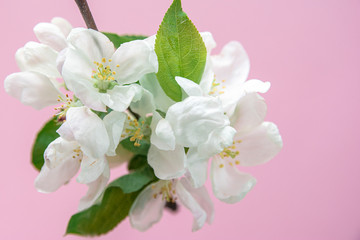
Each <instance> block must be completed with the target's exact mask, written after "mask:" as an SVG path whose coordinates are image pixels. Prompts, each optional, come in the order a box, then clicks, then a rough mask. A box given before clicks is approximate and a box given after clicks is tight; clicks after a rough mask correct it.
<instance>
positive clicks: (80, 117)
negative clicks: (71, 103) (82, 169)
mask: <svg viewBox="0 0 360 240" xmlns="http://www.w3.org/2000/svg"><path fill="white" fill-rule="evenodd" d="M66 122H67V123H68V124H69V126H70V128H71V130H72V132H73V135H74V137H75V139H76V141H77V142H78V143H79V144H80V146H81V148H82V150H83V152H84V153H85V155H87V156H91V157H93V158H99V157H102V156H104V154H105V153H106V152H107V150H108V148H109V145H110V142H109V137H108V134H107V131H106V128H105V125H104V123H103V121H102V120H101V119H100V118H99V117H98V116H97V115H96V114H95V113H93V112H92V111H91V110H90V109H89V108H87V107H72V108H69V110H68V111H67V113H66Z"/></svg>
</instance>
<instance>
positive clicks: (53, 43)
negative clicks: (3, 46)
mask: <svg viewBox="0 0 360 240" xmlns="http://www.w3.org/2000/svg"><path fill="white" fill-rule="evenodd" d="M71 28H72V27H71V25H70V23H68V22H67V21H66V20H65V19H62V18H53V19H52V21H51V23H39V24H38V25H36V26H35V28H34V32H35V34H36V36H37V37H38V39H39V41H40V42H41V43H37V42H28V43H27V44H26V45H25V46H24V47H23V48H20V49H19V50H18V51H17V52H16V55H15V57H16V61H17V64H18V66H19V68H20V70H21V71H22V72H17V73H13V74H11V75H9V76H7V77H6V79H5V82H4V86H5V91H6V92H7V93H8V94H9V95H11V96H13V97H15V98H17V99H19V100H20V101H21V102H22V103H23V104H25V105H30V106H32V107H34V108H35V109H42V108H44V107H46V106H49V105H54V104H57V99H58V96H59V95H60V96H62V93H61V92H60V90H59V88H60V87H61V84H60V83H59V82H58V81H57V79H58V78H61V75H60V73H59V71H58V70H57V64H58V63H57V59H58V56H59V51H61V50H63V49H64V48H66V47H67V43H66V37H67V34H68V33H69V31H70V30H71Z"/></svg>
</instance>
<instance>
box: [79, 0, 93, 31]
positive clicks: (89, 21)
mask: <svg viewBox="0 0 360 240" xmlns="http://www.w3.org/2000/svg"><path fill="white" fill-rule="evenodd" d="M75 2H76V4H77V5H78V7H79V10H80V12H81V15H82V17H83V19H84V21H85V23H86V26H87V27H88V28H91V29H94V30H98V28H97V27H96V24H95V21H94V18H93V16H92V14H91V11H90V8H89V5H88V3H87V1H86V0H75Z"/></svg>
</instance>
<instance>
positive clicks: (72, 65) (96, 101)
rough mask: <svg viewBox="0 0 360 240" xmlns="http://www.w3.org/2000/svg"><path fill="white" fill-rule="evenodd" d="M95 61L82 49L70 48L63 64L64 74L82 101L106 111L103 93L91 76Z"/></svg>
mask: <svg viewBox="0 0 360 240" xmlns="http://www.w3.org/2000/svg"><path fill="white" fill-rule="evenodd" d="M92 71H93V63H92V62H91V60H90V59H89V58H88V57H86V56H85V55H84V54H83V53H82V52H81V51H78V50H75V49H73V48H69V49H68V50H67V51H66V58H65V61H64V63H63V66H62V75H63V78H64V81H65V83H66V86H67V88H69V89H70V90H71V91H72V92H74V94H75V95H76V97H77V98H79V99H80V100H81V102H82V103H83V104H84V105H85V106H87V107H89V108H91V109H94V110H96V111H102V112H105V111H106V106H105V104H104V103H103V102H102V101H101V96H102V95H101V93H99V91H98V89H97V88H95V87H94V83H95V82H93V80H92V78H91V76H92Z"/></svg>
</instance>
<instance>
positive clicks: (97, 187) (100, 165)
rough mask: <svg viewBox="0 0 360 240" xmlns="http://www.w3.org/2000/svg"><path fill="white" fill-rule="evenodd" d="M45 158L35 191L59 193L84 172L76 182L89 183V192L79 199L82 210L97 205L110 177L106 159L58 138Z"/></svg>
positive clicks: (51, 144) (74, 142)
mask: <svg viewBox="0 0 360 240" xmlns="http://www.w3.org/2000/svg"><path fill="white" fill-rule="evenodd" d="M44 158H45V162H44V165H43V167H42V168H41V171H40V174H39V175H38V176H37V178H36V180H35V188H36V189H37V190H38V191H40V192H44V193H49V192H54V191H56V190H57V189H59V188H60V187H61V186H62V185H64V184H66V183H68V182H69V181H70V179H71V178H73V177H74V176H75V175H76V173H77V172H78V170H79V169H81V171H80V174H79V176H78V178H77V181H78V182H79V183H83V184H87V185H88V186H89V190H88V192H87V194H86V195H85V196H84V197H83V198H82V199H81V200H80V204H79V210H83V209H85V208H88V207H90V206H91V205H92V204H93V203H94V201H95V200H96V199H97V197H99V196H100V194H101V193H102V191H103V190H104V188H105V186H106V183H107V182H108V180H109V178H110V170H109V166H108V163H107V161H106V159H105V156H102V157H98V158H94V157H92V156H88V155H85V154H84V152H83V151H82V150H81V147H80V145H79V144H78V143H77V142H76V141H66V140H65V139H63V138H61V137H59V138H57V139H56V140H54V141H53V142H52V143H50V145H49V146H48V147H47V149H46V151H45V153H44Z"/></svg>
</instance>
